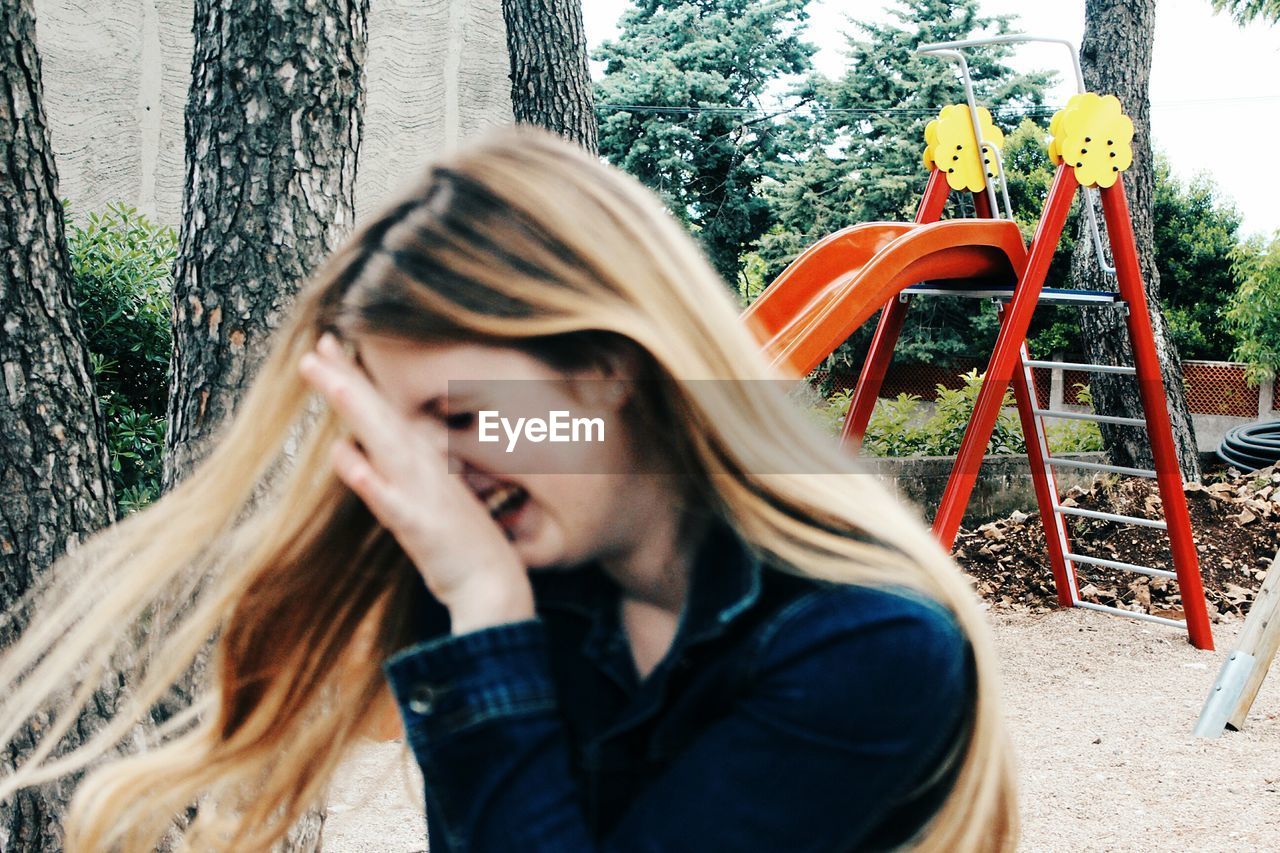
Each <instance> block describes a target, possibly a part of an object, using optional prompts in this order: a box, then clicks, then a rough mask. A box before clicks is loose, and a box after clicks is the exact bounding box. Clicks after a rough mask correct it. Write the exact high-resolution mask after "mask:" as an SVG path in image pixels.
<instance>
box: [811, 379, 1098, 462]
mask: <svg viewBox="0 0 1280 853" xmlns="http://www.w3.org/2000/svg"><path fill="white" fill-rule="evenodd" d="M961 379H962V380H963V381H964V385H963V386H962V387H960V388H947V387H945V386H942V385H939V386H938V387H937V393H938V397H937V401H936V402H935V403H934V407H933V411H932V412H931V413H929V414H928V415H927V416H926V415H925V413H924V411H925V410H924V404H923V402H922V401H921V399H920V397H919V396H918V395H916V394H899V395H898V396H897V397H894V398H893V399H882V400H880V401H879V402H878V403H877V404H876V408H875V411H874V412H873V413H872V415H871V420H870V422H869V423H868V424H867V434H866V435H865V436H864V437H863V440H862V452H863V453H865V454H867V455H868V456H954V455H955V454H956V453H958V452H959V450H960V442H961V440H962V439H963V438H964V431H965V429H966V428H967V427H968V426H969V418H970V417H972V415H973V407H974V405H975V404H976V403H977V401H978V391H979V390H980V389H981V388H982V375H981V374H979V373H978V372H977V371H976V370H970V371H969V372H968V373H966V374H964V375H963V376H962V377H961ZM1077 387H1078V388H1079V389H1080V402H1082V403H1084V404H1086V405H1089V404H1092V398H1091V397H1090V396H1089V389H1088V386H1087V385H1079V386H1077ZM852 396H853V394H852V392H850V391H842V392H840V393H838V394H834V395H832V396H831V397H830V398H828V399H827V401H826V405H825V406H824V407H823V408H822V409H821V410H820V411H819V413H818V414H819V417H820V418H821V420H822V422H823V423H824V424H825V425H826V426H827V428H828V429H829V430H830V431H831V432H832V433H838V432H839V431H840V430H841V429H842V428H843V426H844V416H845V412H846V411H847V410H848V408H849V400H850V399H851V397H852ZM1012 397H1013V395H1012V394H1011V393H1006V394H1005V399H1004V403H1003V406H1002V408H1001V410H1000V414H999V415H998V416H997V418H996V425H995V428H994V429H993V430H992V432H991V441H990V442H989V443H988V444H987V453H991V454H998V453H1025V452H1026V450H1027V446H1026V442H1025V441H1024V440H1023V437H1022V426H1021V424H1020V423H1019V422H1018V416H1017V414H1016V412H1014V411H1012V410H1011V407H1012V406H1013V399H1012ZM1046 438H1047V440H1048V442H1049V450H1050V452H1052V453H1082V452H1088V451H1095V450H1101V449H1102V435H1101V433H1099V432H1098V427H1097V425H1096V424H1094V423H1092V422H1090V421H1065V422H1062V423H1056V422H1055V423H1051V424H1049V425H1048V426H1047V427H1046Z"/></svg>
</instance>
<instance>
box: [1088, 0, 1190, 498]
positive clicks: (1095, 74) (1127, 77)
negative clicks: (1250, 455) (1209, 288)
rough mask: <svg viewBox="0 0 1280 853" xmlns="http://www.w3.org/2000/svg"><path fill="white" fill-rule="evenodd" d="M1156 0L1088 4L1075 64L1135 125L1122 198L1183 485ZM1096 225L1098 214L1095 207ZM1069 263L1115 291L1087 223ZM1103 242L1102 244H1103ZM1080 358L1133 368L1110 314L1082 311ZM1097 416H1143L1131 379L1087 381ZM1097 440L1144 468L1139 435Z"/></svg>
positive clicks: (1184, 438)
mask: <svg viewBox="0 0 1280 853" xmlns="http://www.w3.org/2000/svg"><path fill="white" fill-rule="evenodd" d="M1155 14H1156V3H1155V0H1086V3H1085V31H1084V43H1083V44H1082V45H1081V48H1080V63H1081V66H1082V68H1083V71H1084V81H1085V85H1086V86H1087V87H1088V89H1089V91H1091V92H1097V93H1098V94H1101V95H1108V94H1111V95H1115V96H1116V97H1118V98H1119V99H1120V103H1121V105H1122V106H1123V108H1124V110H1125V113H1126V114H1127V115H1128V116H1129V117H1130V118H1131V119H1133V128H1134V135H1133V166H1132V167H1130V169H1129V170H1128V171H1127V172H1125V173H1124V176H1123V180H1124V185H1125V193H1126V194H1127V195H1128V198H1129V208H1130V210H1131V212H1132V214H1133V230H1134V236H1135V238H1136V240H1137V245H1138V260H1139V263H1140V265H1141V268H1142V278H1143V281H1144V282H1145V284H1146V292H1147V302H1148V304H1149V307H1150V313H1151V327H1152V329H1153V331H1154V332H1155V339H1156V350H1157V352H1158V353H1159V356H1160V369H1161V373H1162V374H1163V375H1164V393H1165V397H1166V398H1167V400H1168V401H1169V419H1170V420H1171V421H1172V423H1173V437H1174V443H1175V444H1176V445H1177V448H1178V460H1179V465H1180V467H1181V469H1182V476H1183V479H1185V480H1199V479H1200V460H1199V456H1198V455H1197V451H1196V439H1195V430H1194V428H1193V426H1192V423H1191V413H1190V411H1189V410H1188V408H1187V397H1186V390H1185V389H1184V387H1183V383H1182V362H1181V359H1179V358H1178V352H1177V349H1176V348H1175V347H1174V345H1173V342H1172V341H1170V340H1169V335H1168V333H1167V332H1166V329H1165V323H1164V316H1163V314H1162V313H1161V311H1160V301H1159V294H1160V273H1159V271H1158V270H1157V269H1156V264H1155V257H1154V255H1155V249H1154V242H1153V226H1154V223H1153V220H1152V208H1153V200H1154V196H1155V164H1154V162H1153V160H1152V154H1151V101H1150V97H1149V91H1148V89H1149V87H1148V83H1149V81H1150V77H1151V48H1152V43H1153V41H1154V39H1155ZM1098 219H1099V223H1101V219H1102V217H1101V210H1100V208H1099V217H1098ZM1080 222H1081V229H1080V236H1079V240H1078V242H1077V243H1076V251H1075V257H1074V258H1073V259H1072V264H1071V277H1072V280H1073V282H1074V283H1075V286H1076V287H1082V288H1086V289H1094V290H1114V289H1115V281H1114V279H1112V278H1111V277H1110V276H1109V275H1107V274H1106V273H1104V272H1103V271H1102V270H1101V269H1100V268H1099V266H1098V261H1097V258H1096V256H1095V253H1094V250H1093V245H1092V241H1091V239H1090V238H1089V236H1088V231H1087V227H1086V224H1085V223H1086V220H1085V217H1083V216H1082V217H1081V218H1080ZM1104 239H1105V238H1104ZM1081 327H1082V330H1083V332H1084V342H1085V354H1086V356H1087V357H1088V359H1089V360H1090V361H1091V362H1095V363H1098V364H1132V363H1133V361H1132V354H1131V351H1130V348H1129V344H1128V340H1129V335H1128V332H1127V331H1126V329H1125V322H1124V316H1123V315H1122V314H1121V313H1120V312H1119V311H1117V310H1116V309H1114V308H1085V309H1082V317H1081ZM1089 387H1090V390H1091V391H1092V392H1093V400H1094V406H1095V407H1096V409H1097V411H1099V412H1102V413H1105V414H1109V415H1124V416H1127V417H1142V404H1141V401H1140V400H1139V397H1138V389H1137V385H1136V384H1135V383H1134V381H1133V379H1132V378H1131V377H1127V376H1119V375H1112V374H1106V373H1103V374H1094V375H1093V376H1091V377H1090V380H1089ZM1099 427H1100V429H1101V431H1102V438H1103V441H1104V443H1105V445H1106V448H1107V450H1108V451H1109V452H1110V454H1111V461H1112V462H1113V463H1114V464H1116V465H1126V466H1135V467H1139V468H1150V467H1151V464H1152V457H1151V443H1150V441H1149V439H1148V438H1147V434H1146V431H1145V430H1142V429H1135V428H1133V427H1123V426H1112V425H1110V424H1100V425H1099Z"/></svg>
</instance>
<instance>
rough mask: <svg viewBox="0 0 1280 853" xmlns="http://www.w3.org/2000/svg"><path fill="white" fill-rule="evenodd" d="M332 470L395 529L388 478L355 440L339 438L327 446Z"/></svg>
mask: <svg viewBox="0 0 1280 853" xmlns="http://www.w3.org/2000/svg"><path fill="white" fill-rule="evenodd" d="M329 462H330V464H332V465H333V470H334V473H335V474H337V475H338V478H339V479H340V480H342V482H344V483H346V484H347V486H348V487H349V488H350V489H351V491H353V492H355V493H356V495H357V496H358V497H359V498H360V499H361V500H362V501H364V503H365V506H367V507H369V511H370V512H372V513H373V514H374V515H375V516H377V518H378V521H380V522H381V523H382V525H383V526H384V527H387V528H390V529H395V526H396V523H397V519H396V518H395V513H394V501H393V496H392V493H391V489H390V488H389V486H388V484H387V482H386V481H385V480H383V479H382V477H381V475H379V474H378V472H377V470H375V469H374V467H373V465H372V464H371V463H370V462H369V459H368V457H366V456H365V455H364V454H363V453H362V452H360V449H359V448H358V447H356V445H355V442H354V441H352V440H351V439H350V438H340V439H337V440H336V441H334V443H333V445H332V446H331V447H330V448H329Z"/></svg>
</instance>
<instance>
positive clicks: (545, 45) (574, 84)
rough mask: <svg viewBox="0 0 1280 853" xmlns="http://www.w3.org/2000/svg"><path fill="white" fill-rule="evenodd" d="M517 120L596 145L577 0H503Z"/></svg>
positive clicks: (589, 147) (594, 147)
mask: <svg viewBox="0 0 1280 853" xmlns="http://www.w3.org/2000/svg"><path fill="white" fill-rule="evenodd" d="M502 17H503V18H504V19H505V21H506V24H507V55H508V56H509V57H510V58H511V108H512V111H513V112H514V113H515V118H516V121H517V122H524V123H527V124H536V125H541V126H542V127H545V128H547V129H548V130H551V131H554V132H555V133H558V134H560V135H561V136H563V137H565V138H566V139H570V140H573V141H574V142H576V143H578V144H579V145H581V146H582V147H583V148H586V149H587V150H588V151H590V152H591V153H592V154H595V153H597V152H598V150H599V147H600V137H599V128H598V124H597V122H596V113H595V96H594V93H593V90H592V84H591V69H590V67H589V66H588V65H587V37H586V33H585V32H584V30H583V27H582V0H502Z"/></svg>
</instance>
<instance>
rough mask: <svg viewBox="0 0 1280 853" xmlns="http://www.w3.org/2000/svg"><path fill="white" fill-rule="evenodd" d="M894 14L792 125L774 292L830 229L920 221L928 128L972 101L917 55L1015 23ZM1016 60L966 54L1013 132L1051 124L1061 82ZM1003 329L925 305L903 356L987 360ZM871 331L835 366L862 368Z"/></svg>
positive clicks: (907, 332) (942, 6) (946, 7)
mask: <svg viewBox="0 0 1280 853" xmlns="http://www.w3.org/2000/svg"><path fill="white" fill-rule="evenodd" d="M892 15H893V18H894V20H892V21H889V22H886V23H868V22H861V23H855V24H854V31H853V32H852V33H851V34H850V36H849V65H848V71H847V72H846V73H845V75H844V76H843V77H841V78H839V79H837V80H827V79H822V78H814V79H813V80H812V81H811V82H810V84H809V87H808V94H809V95H810V97H812V102H813V106H812V108H811V109H806V110H804V111H803V112H801V113H799V114H797V115H796V116H795V117H794V118H793V119H792V120H791V121H789V122H788V125H787V127H786V128H785V133H786V135H787V138H788V144H787V145H785V146H783V150H785V151H786V152H788V153H787V155H786V156H785V158H784V159H782V161H781V162H780V163H779V164H778V166H777V174H778V177H779V181H778V183H777V184H776V185H774V186H773V188H772V189H771V190H770V193H769V201H770V203H771V205H772V207H773V210H774V214H775V217H776V224H775V225H774V227H773V229H772V230H771V231H770V233H769V234H767V235H766V236H765V237H764V238H763V239H762V240H761V245H760V250H759V254H760V256H761V258H762V259H763V261H764V263H763V265H762V267H761V270H762V273H763V279H764V283H767V282H768V281H769V280H772V278H773V277H774V276H776V275H777V274H778V273H779V272H781V271H782V269H783V268H784V267H785V266H786V265H787V264H788V263H790V262H791V261H792V260H793V259H794V258H795V257H796V255H798V254H799V253H800V252H801V251H802V250H803V249H804V248H805V247H806V246H808V245H810V244H812V243H813V242H815V241H816V240H818V239H820V238H821V237H823V236H825V235H826V234H829V233H831V232H832V231H836V230H838V229H840V228H844V227H846V226H848V225H853V224H855V223H858V222H873V221H877V220H908V221H909V220H910V219H911V218H912V216H913V215H914V213H915V206H916V204H917V203H918V201H919V198H920V194H921V192H922V191H923V190H924V185H925V181H926V180H927V178H928V173H927V172H926V171H925V168H924V166H923V164H922V163H921V152H922V151H923V150H924V128H925V125H926V124H928V122H929V121H930V120H931V119H933V118H934V117H936V116H937V114H938V110H940V109H941V108H942V107H944V106H946V105H948V104H954V103H962V102H963V101H964V91H963V88H962V86H961V84H960V80H959V77H958V75H957V73H956V67H955V66H954V65H953V64H952V63H950V62H948V61H945V60H942V59H939V58H937V57H933V56H926V55H922V54H918V53H916V52H915V51H916V48H917V47H918V46H919V45H921V44H923V43H926V42H937V41H952V40H957V39H964V38H970V37H973V36H976V35H979V34H981V33H1006V32H1009V31H1010V30H1011V27H1012V24H1013V22H1014V18H1013V17H1012V16H1007V15H1002V16H984V15H982V14H980V13H979V10H978V0H898V2H897V4H896V8H894V9H892ZM1011 51H1012V48H1009V47H1007V46H999V45H993V46H990V47H986V48H982V49H973V50H968V51H966V56H967V57H968V58H969V69H970V72H971V73H972V75H973V79H974V88H975V94H976V97H977V100H978V103H979V104H980V105H982V106H985V107H987V108H988V109H990V110H991V111H992V113H993V115H995V117H996V121H997V123H998V124H1002V125H1004V126H1005V128H1007V129H1012V127H1015V126H1017V124H1018V122H1019V120H1020V118H1021V116H1023V115H1026V114H1028V113H1031V114H1036V115H1038V116H1040V117H1041V120H1043V121H1044V122H1046V123H1047V121H1048V115H1047V112H1048V111H1047V110H1044V109H1043V108H1042V104H1043V92H1044V88H1045V86H1046V85H1047V84H1048V83H1049V81H1050V79H1051V75H1050V74H1048V73H1043V72H1039V73H1030V74H1024V73H1019V72H1016V71H1015V70H1014V69H1013V68H1012V67H1010V66H1009V65H1008V64H1007V61H1006V60H1007V59H1008V57H1009V55H1010V53H1011ZM757 286H758V283H757ZM996 323H997V320H996V317H995V314H994V312H992V311H991V310H989V309H988V308H987V307H986V306H983V305H979V304H974V303H973V302H972V301H971V300H970V301H965V300H958V299H929V300H925V301H922V302H921V304H919V305H917V306H916V307H914V308H913V310H912V311H911V312H910V313H909V314H908V315H907V321H906V324H905V325H904V328H903V333H902V337H901V339H900V342H899V346H898V347H897V350H896V354H897V357H898V358H899V359H901V360H903V361H908V362H938V363H942V364H950V363H952V362H954V361H955V360H956V359H958V358H960V357H962V356H972V355H976V354H978V353H979V352H985V351H989V347H987V344H988V343H989V342H990V341H993V340H994V336H995V328H996ZM873 329H874V324H873V323H869V324H867V325H866V326H864V327H863V328H862V329H860V330H859V331H858V333H856V334H855V335H854V336H853V337H852V338H851V339H850V341H849V342H848V343H847V344H845V345H844V346H842V347H841V348H840V349H839V350H838V351H837V352H836V354H835V356H834V357H833V359H832V361H831V363H830V365H829V366H831V367H833V368H841V367H843V368H851V367H853V366H855V365H857V364H860V363H861V360H862V353H863V352H865V349H866V347H867V345H868V344H869V342H870V338H871V332H872V331H873Z"/></svg>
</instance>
